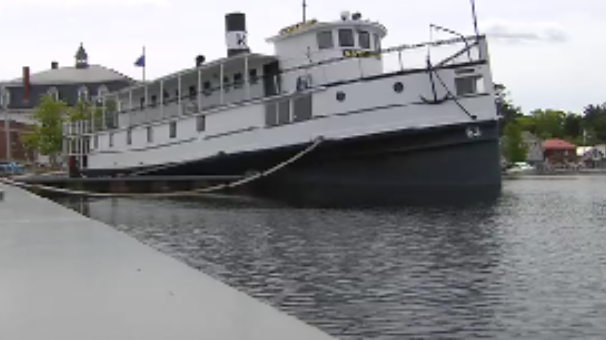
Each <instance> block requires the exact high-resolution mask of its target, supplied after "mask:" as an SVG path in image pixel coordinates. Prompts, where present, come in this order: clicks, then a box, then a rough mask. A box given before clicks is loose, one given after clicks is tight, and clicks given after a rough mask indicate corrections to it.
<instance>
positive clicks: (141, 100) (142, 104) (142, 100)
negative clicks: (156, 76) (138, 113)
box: [139, 97, 145, 110]
mask: <svg viewBox="0 0 606 340" xmlns="http://www.w3.org/2000/svg"><path fill="white" fill-rule="evenodd" d="M139 104H140V107H139V108H140V109H141V110H143V109H144V108H145V97H141V99H140V100H139Z"/></svg>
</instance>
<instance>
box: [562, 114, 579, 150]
mask: <svg viewBox="0 0 606 340" xmlns="http://www.w3.org/2000/svg"><path fill="white" fill-rule="evenodd" d="M564 136H565V138H566V139H567V140H568V141H570V142H573V143H574V144H577V145H579V144H580V143H578V141H579V138H582V137H583V117H582V116H581V115H578V114H574V113H568V115H567V116H566V118H564Z"/></svg>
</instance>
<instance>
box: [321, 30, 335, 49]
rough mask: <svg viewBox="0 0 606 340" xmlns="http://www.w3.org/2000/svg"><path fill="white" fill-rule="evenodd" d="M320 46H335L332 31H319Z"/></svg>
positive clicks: (325, 47) (322, 47)
mask: <svg viewBox="0 0 606 340" xmlns="http://www.w3.org/2000/svg"><path fill="white" fill-rule="evenodd" d="M317 37H318V48H319V49H321V50H325V49H327V48H333V47H334V42H333V38H332V31H324V32H318V36H317Z"/></svg>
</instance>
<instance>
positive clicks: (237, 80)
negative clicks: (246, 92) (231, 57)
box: [234, 73, 244, 89]
mask: <svg viewBox="0 0 606 340" xmlns="http://www.w3.org/2000/svg"><path fill="white" fill-rule="evenodd" d="M243 83H244V82H243V81H242V73H236V74H234V88H235V89H239V88H242V84H243Z"/></svg>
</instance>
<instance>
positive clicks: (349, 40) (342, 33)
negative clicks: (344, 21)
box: [339, 29, 355, 47]
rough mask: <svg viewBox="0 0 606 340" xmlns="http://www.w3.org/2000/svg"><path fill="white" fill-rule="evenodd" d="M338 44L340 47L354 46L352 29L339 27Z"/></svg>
mask: <svg viewBox="0 0 606 340" xmlns="http://www.w3.org/2000/svg"><path fill="white" fill-rule="evenodd" d="M339 45H341V47H354V45H355V43H354V34H353V30H350V29H340V30H339Z"/></svg>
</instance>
